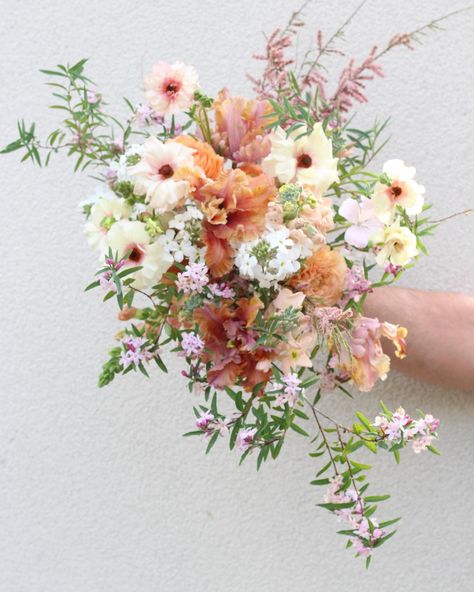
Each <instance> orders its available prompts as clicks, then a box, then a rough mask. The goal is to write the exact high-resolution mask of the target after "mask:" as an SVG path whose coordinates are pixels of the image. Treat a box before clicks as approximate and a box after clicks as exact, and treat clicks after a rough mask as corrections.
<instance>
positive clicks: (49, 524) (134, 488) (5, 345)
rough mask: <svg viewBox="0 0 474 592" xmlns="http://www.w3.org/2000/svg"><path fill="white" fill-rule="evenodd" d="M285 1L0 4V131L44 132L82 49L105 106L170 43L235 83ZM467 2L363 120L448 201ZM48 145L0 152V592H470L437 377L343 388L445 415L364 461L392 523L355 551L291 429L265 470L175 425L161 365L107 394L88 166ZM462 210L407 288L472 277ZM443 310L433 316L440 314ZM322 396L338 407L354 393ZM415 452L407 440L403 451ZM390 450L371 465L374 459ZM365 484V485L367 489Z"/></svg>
mask: <svg viewBox="0 0 474 592" xmlns="http://www.w3.org/2000/svg"><path fill="white" fill-rule="evenodd" d="M356 4H357V3H356V2H355V1H354V0H350V1H346V2H342V1H337V0H326V1H325V2H322V1H321V2H318V3H315V4H313V7H312V8H311V9H310V10H309V11H308V12H307V21H308V22H310V23H311V25H312V26H314V27H316V26H320V27H323V28H324V29H325V30H326V31H328V32H331V31H333V30H334V29H335V28H337V26H338V25H339V24H340V23H341V22H342V21H343V20H344V19H345V18H346V16H347V15H348V14H349V13H350V12H351V11H352V10H353V8H354V7H355V5H356ZM297 5H298V1H297V0H288V1H286V2H283V1H270V0H260V2H255V1H254V0H240V1H239V2H222V1H220V0H208V1H202V0H201V1H198V0H188V1H180V2H178V1H176V2H170V1H164V0H141V1H140V2H135V1H132V0H130V1H127V0H114V1H111V0H102V1H101V2H92V1H86V0H79V1H75V2H73V1H64V0H61V1H60V0H49V1H48V2H41V3H40V2H37V1H35V0H21V1H20V0H18V1H17V2H9V1H7V0H1V1H0V10H1V15H2V16H1V19H0V66H1V88H2V91H1V94H0V144H5V143H7V141H10V140H11V139H12V137H13V135H14V133H15V120H16V117H17V116H24V117H25V118H26V119H27V120H31V119H36V120H39V123H40V128H41V129H42V130H43V131H45V132H46V131H49V127H51V126H52V125H53V121H54V117H55V113H54V112H51V111H48V110H47V109H46V105H47V104H48V100H49V99H48V91H47V89H46V87H44V86H42V83H43V77H42V75H40V74H39V73H38V69H39V68H44V67H49V66H52V65H54V64H56V63H58V62H59V61H70V62H71V63H72V62H73V61H75V60H78V59H80V58H82V57H84V56H89V57H90V58H91V62H90V75H91V77H92V78H93V79H95V80H96V81H97V82H98V83H99V85H100V87H101V89H102V91H103V92H104V94H105V95H106V97H107V98H108V99H109V101H110V102H113V103H115V104H116V106H117V109H121V106H119V105H120V104H119V97H121V96H122V94H126V95H128V96H129V97H130V98H132V99H133V100H139V99H140V97H141V95H140V85H141V80H142V75H143V73H144V72H145V71H147V70H148V69H149V67H150V66H151V64H152V63H153V62H154V61H155V60H158V59H164V60H170V61H171V60H174V59H182V60H184V61H187V62H191V63H193V64H194V65H195V66H196V67H197V68H198V69H199V71H200V74H201V81H202V85H203V87H204V88H205V89H207V90H208V91H209V92H210V93H215V92H216V91H217V90H218V89H219V88H220V87H222V86H223V85H229V86H230V87H231V89H232V90H233V91H234V92H235V93H245V92H249V85H248V83H247V82H246V80H245V76H244V74H245V72H246V71H247V70H249V69H250V68H253V69H254V70H255V65H251V64H250V60H249V56H250V55H251V54H252V53H253V52H254V51H256V50H258V49H260V48H261V47H262V41H263V38H262V34H261V31H262V30H263V29H266V30H267V31H268V30H272V28H273V27H275V26H276V25H277V24H280V23H284V22H286V19H287V16H288V15H289V13H290V11H291V10H292V9H293V8H295V7H296V6H297ZM464 5H465V2H464V0H431V1H428V0H425V1H423V2H421V1H420V2H416V3H415V2H412V1H411V0H384V1H383V2H382V1H380V0H379V1H377V0H369V2H368V3H367V5H366V7H365V8H364V10H363V12H362V13H361V14H360V15H359V17H358V18H357V20H356V21H355V22H354V24H353V25H351V27H350V29H349V30H348V41H347V49H348V52H349V53H352V52H353V51H354V52H357V54H358V55H359V56H361V57H362V56H363V55H364V52H367V51H368V49H369V48H370V45H371V43H372V42H375V41H380V42H384V41H386V40H387V39H388V38H390V37H391V35H392V34H394V33H396V32H398V31H403V30H411V29H413V28H416V27H417V26H419V25H422V24H424V23H425V22H427V21H429V20H430V19H431V18H432V17H436V16H439V15H442V14H444V13H447V12H449V11H451V10H454V9H456V8H461V7H462V6H464ZM473 16H474V13H466V14H463V15H460V16H457V17H454V18H453V19H452V20H451V21H450V22H448V23H447V26H448V30H447V31H446V32H443V33H440V34H437V35H433V36H430V37H429V38H427V39H426V42H425V45H424V46H423V47H420V48H419V49H417V51H416V52H408V51H406V50H404V49H399V50H396V51H394V52H393V53H391V54H389V55H388V56H387V59H386V60H385V68H386V74H387V78H386V80H377V81H376V82H374V83H373V84H371V86H370V91H369V94H370V103H369V105H368V106H365V107H363V108H360V114H361V121H364V120H366V121H369V120H371V119H372V118H374V117H376V116H379V117H380V118H383V117H385V116H387V115H392V117H393V122H392V133H393V139H392V141H391V144H390V145H389V147H388V148H387V149H386V152H385V156H386V157H401V158H404V159H405V160H406V161H407V162H408V163H414V164H416V166H417V169H418V174H419V179H420V180H421V181H422V182H423V183H424V184H425V185H426V186H427V188H428V195H429V197H430V198H431V200H432V201H433V202H434V204H435V206H434V208H433V214H434V216H436V217H441V216H444V215H447V214H449V213H452V212H454V211H458V210H461V209H464V208H467V207H470V206H472V205H473V204H474V197H473V195H474V194H473V185H474V182H473V177H474V167H473V154H474V140H473V138H474V133H473V132H474V129H473V117H472V107H473V99H472V96H473V91H474V84H473V82H474V81H473V71H474V59H473V55H474V52H473V41H472V40H473V38H474V23H473ZM70 165H71V163H65V162H64V161H59V160H58V161H57V162H56V163H55V164H53V166H51V167H50V168H49V169H47V170H44V171H39V170H38V169H33V168H32V167H31V166H29V165H20V164H19V163H18V158H17V156H9V157H3V158H1V159H0V187H1V198H0V216H1V218H0V219H1V221H2V232H1V237H0V250H1V261H2V266H1V272H0V273H1V280H0V282H1V283H0V286H1V288H0V289H1V306H0V314H1V327H2V338H1V340H0V348H1V354H0V360H1V398H0V590H1V591H2V592H138V591H140V592H188V591H190V590H193V591H195V592H204V591H206V592H218V591H219V592H220V591H225V592H234V591H237V590H239V591H240V590H249V591H251V592H253V591H259V592H267V591H272V592H283V591H284V590H292V592H300V591H305V592H306V591H307V590H315V591H318V592H319V591H332V590H341V589H347V588H349V587H350V589H352V590H357V591H359V590H364V589H377V590H379V591H380V592H393V591H395V590H400V589H409V590H417V592H424V591H428V590H429V591H431V592H441V591H446V590H456V592H468V591H471V590H473V589H474V583H473V582H472V580H473V579H474V560H473V550H474V549H473V547H474V545H473V534H472V533H473V528H474V518H473V501H472V499H473V498H472V491H473V489H474V472H473V469H472V467H473V465H472V458H473V453H472V450H473V445H474V431H473V429H472V424H473V418H474V396H473V394H462V393H457V392H447V391H442V390H437V389H435V388H432V387H429V386H426V385H423V384H419V383H417V382H414V381H410V380H408V379H405V378H403V377H401V376H397V375H395V374H393V375H392V376H390V379H389V380H388V382H387V383H386V384H385V385H383V388H382V387H379V388H377V389H376V390H375V391H374V392H372V393H370V394H364V395H360V396H359V397H358V401H357V405H358V406H359V407H360V408H361V409H362V410H363V411H364V412H367V414H369V415H373V413H374V411H375V409H376V405H377V401H378V400H379V399H380V398H381V397H382V396H383V398H384V400H385V401H386V402H387V404H389V405H390V406H396V405H397V404H399V403H402V404H403V405H405V406H406V408H407V409H409V410H414V409H415V408H416V407H421V408H423V409H426V410H431V411H432V412H433V413H434V414H435V415H437V416H438V417H441V418H442V422H443V423H442V429H441V438H442V440H441V442H440V447H441V448H442V450H443V456H442V458H440V459H438V458H436V457H433V456H432V455H425V456H423V455H422V456H416V457H415V456H414V455H411V454H406V455H404V459H403V463H402V465H401V466H399V467H396V466H394V465H392V462H388V461H389V460H390V459H385V458H383V457H381V458H379V459H378V468H377V469H375V470H374V475H373V482H374V487H375V488H376V489H378V491H390V492H392V493H393V498H392V500H391V501H390V502H388V503H386V504H385V506H386V508H385V512H386V514H385V515H388V516H389V517H393V516H396V515H399V514H401V515H402V516H403V521H402V523H401V524H400V528H399V533H398V535H397V536H396V537H395V538H394V539H392V540H391V541H390V543H388V544H387V545H386V546H384V547H383V548H382V549H381V551H380V552H379V553H378V554H377V555H376V556H375V557H374V561H373V564H372V566H371V569H370V570H369V571H368V572H366V571H365V569H364V567H363V563H362V562H361V561H356V560H353V559H352V558H351V555H350V554H349V553H348V552H345V551H344V549H343V540H342V538H340V537H338V536H337V535H336V534H335V530H336V525H335V523H334V521H333V518H332V517H331V516H330V515H329V514H327V515H326V514H325V513H323V511H321V510H319V509H317V508H315V504H316V503H317V502H318V501H320V498H319V496H320V495H322V491H320V490H317V489H315V488H311V487H310V486H309V485H308V482H309V481H310V479H311V478H313V475H314V466H313V461H312V459H309V458H308V457H306V456H305V454H306V452H307V448H306V446H307V445H306V443H305V442H304V441H303V439H301V438H298V437H296V436H295V437H294V438H290V439H289V440H290V441H289V442H288V444H287V447H286V449H285V452H284V454H282V457H281V458H280V459H279V462H277V463H276V464H267V466H264V468H263V470H261V471H260V473H259V474H257V473H256V472H255V469H254V466H253V463H247V464H246V465H245V466H242V467H240V468H238V467H237V460H238V458H237V455H235V454H231V453H229V452H228V451H227V450H226V448H225V446H224V445H221V446H218V447H216V448H215V449H214V451H213V454H211V455H210V456H207V457H205V456H204V454H203V444H202V443H201V442H200V441H198V440H189V439H184V438H182V437H181V434H182V433H183V432H185V431H187V430H188V429H190V426H191V425H192V411H191V405H192V400H191V399H190V397H189V395H187V394H186V391H185V388H184V387H185V382H184V379H182V378H181V377H180V375H179V365H178V363H176V362H172V368H173V371H172V372H171V373H170V375H168V376H162V375H158V374H157V373H155V374H154V375H153V378H152V379H151V380H150V381H146V380H142V379H141V377H139V376H132V375H128V376H127V377H125V378H123V379H118V380H116V381H115V382H114V383H113V384H112V385H111V386H110V387H109V388H107V389H106V390H99V389H97V388H96V377H97V374H98V371H99V369H100V365H101V362H102V360H103V359H105V353H106V351H107V349H108V348H109V347H110V345H111V344H112V337H113V334H114V332H115V331H116V329H117V327H118V323H117V321H116V320H115V317H114V314H115V313H114V307H113V305H110V306H107V305H103V304H101V302H100V301H99V299H98V297H97V296H98V295H97V294H94V293H88V294H83V292H82V289H83V286H85V285H86V284H87V283H88V282H89V281H90V277H91V275H92V274H93V272H94V271H95V265H96V261H95V258H94V256H93V255H92V254H91V252H90V251H89V249H88V247H87V246H86V244H85V241H84V240H83V236H82V227H81V217H80V215H79V213H78V212H77V210H76V204H77V202H78V201H79V200H81V199H83V198H84V196H86V195H87V193H88V192H89V189H90V187H91V186H92V182H90V180H88V179H87V178H86V177H81V176H79V175H76V176H74V177H73V176H72V175H71V174H70V168H69V167H70ZM473 231H474V218H460V219H456V220H453V221H451V222H449V223H447V224H445V225H444V226H443V227H442V228H441V229H440V230H439V231H438V232H437V234H436V236H435V237H434V238H432V239H430V240H429V247H430V250H431V254H432V256H431V258H430V259H428V260H426V259H425V260H423V261H422V262H421V263H420V264H419V265H418V266H417V268H416V270H414V271H412V272H410V274H408V275H407V277H406V278H405V283H406V284H407V285H411V286H417V287H422V288H432V289H447V290H458V291H467V292H470V293H474V273H473V272H474V264H473V254H474V249H473ZM433 322H436V319H433ZM327 404H328V405H329V406H331V408H333V409H334V411H333V413H334V414H338V415H339V416H340V417H341V418H345V417H349V416H350V412H351V405H350V404H348V402H347V400H341V399H340V398H339V397H333V398H332V399H330V400H329V401H328V403H327ZM407 452H408V451H407ZM385 460H386V461H387V462H384V461H385ZM375 484H380V485H379V486H378V487H377V485H375Z"/></svg>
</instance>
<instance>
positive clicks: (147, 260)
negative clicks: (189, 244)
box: [107, 220, 173, 289]
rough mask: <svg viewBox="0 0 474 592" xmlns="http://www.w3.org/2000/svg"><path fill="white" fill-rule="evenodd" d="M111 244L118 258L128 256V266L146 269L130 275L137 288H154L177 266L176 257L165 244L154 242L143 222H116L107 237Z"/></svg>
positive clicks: (109, 245) (109, 244)
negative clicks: (171, 268) (173, 265)
mask: <svg viewBox="0 0 474 592" xmlns="http://www.w3.org/2000/svg"><path fill="white" fill-rule="evenodd" d="M107 244H108V247H110V248H111V249H112V253H113V254H114V255H115V254H117V257H118V259H122V258H123V257H125V256H127V260H126V265H127V266H129V267H135V266H139V265H140V266H141V267H142V269H140V270H139V271H136V272H135V273H133V274H131V276H130V277H133V279H134V282H133V287H134V288H138V289H142V288H149V287H151V286H154V285H155V284H157V283H158V282H159V280H160V278H161V276H162V275H163V274H164V273H165V272H166V271H167V270H168V269H169V268H170V266H171V264H172V263H173V258H172V257H171V255H170V254H169V253H168V251H166V250H165V249H164V247H163V246H162V245H161V243H159V242H151V238H150V235H149V234H148V233H147V231H146V229H145V224H144V223H143V222H137V221H130V220H120V221H118V222H116V223H115V224H114V225H113V226H112V228H111V229H110V231H109V233H108V234H107Z"/></svg>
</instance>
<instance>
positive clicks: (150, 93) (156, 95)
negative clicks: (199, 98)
mask: <svg viewBox="0 0 474 592" xmlns="http://www.w3.org/2000/svg"><path fill="white" fill-rule="evenodd" d="M198 84H199V81H198V74H197V72H196V70H195V69H194V68H193V67H192V66H187V65H186V64H183V63H182V62H176V63H175V64H167V63H165V62H158V63H157V64H155V65H154V66H153V68H152V70H151V74H150V75H148V76H146V77H145V97H146V99H147V102H148V104H149V105H150V107H152V109H154V111H156V113H158V114H159V115H169V114H171V113H177V112H179V111H185V110H186V109H189V107H190V106H191V105H192V102H193V100H194V93H195V92H196V90H197V89H198Z"/></svg>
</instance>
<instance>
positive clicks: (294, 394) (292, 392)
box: [275, 373, 303, 407]
mask: <svg viewBox="0 0 474 592" xmlns="http://www.w3.org/2000/svg"><path fill="white" fill-rule="evenodd" d="M281 380H282V383H283V384H284V385H285V389H284V391H283V393H280V394H279V395H278V396H277V398H276V401H275V403H276V404H277V405H278V406H280V407H282V406H283V405H285V403H288V405H289V406H290V407H294V406H295V404H296V401H297V400H298V396H299V394H300V393H302V392H303V389H302V388H301V387H300V386H299V385H300V384H301V380H300V379H299V378H298V375H297V374H295V373H292V374H286V375H285V376H283V377H282V379H281Z"/></svg>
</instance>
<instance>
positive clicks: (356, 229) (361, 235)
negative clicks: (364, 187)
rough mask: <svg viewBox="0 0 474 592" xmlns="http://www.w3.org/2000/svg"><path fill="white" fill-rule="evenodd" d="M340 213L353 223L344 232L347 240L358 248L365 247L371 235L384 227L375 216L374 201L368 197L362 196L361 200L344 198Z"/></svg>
mask: <svg viewBox="0 0 474 592" xmlns="http://www.w3.org/2000/svg"><path fill="white" fill-rule="evenodd" d="M339 214H340V215H341V216H342V217H343V218H345V219H346V220H347V221H348V222H351V223H352V226H349V228H348V229H347V230H346V232H345V234H344V238H345V240H346V242H348V243H349V244H350V245H352V246H354V247H357V248H358V249H364V248H365V247H366V246H367V244H368V242H369V239H370V237H371V235H372V234H373V233H374V232H375V231H376V230H378V229H379V228H381V227H382V223H381V222H380V220H378V218H377V217H376V216H375V210H374V206H373V204H372V201H371V200H370V199H368V198H367V197H361V199H360V202H359V201H357V200H355V199H352V198H349V199H346V200H344V201H343V202H342V204H341V206H340V208H339Z"/></svg>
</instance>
